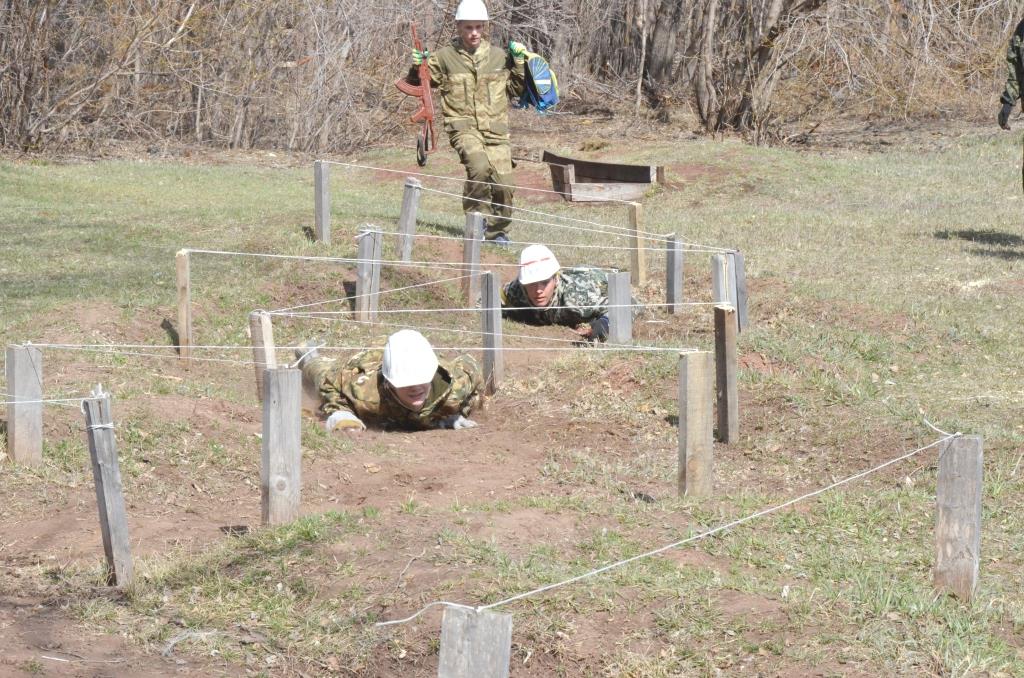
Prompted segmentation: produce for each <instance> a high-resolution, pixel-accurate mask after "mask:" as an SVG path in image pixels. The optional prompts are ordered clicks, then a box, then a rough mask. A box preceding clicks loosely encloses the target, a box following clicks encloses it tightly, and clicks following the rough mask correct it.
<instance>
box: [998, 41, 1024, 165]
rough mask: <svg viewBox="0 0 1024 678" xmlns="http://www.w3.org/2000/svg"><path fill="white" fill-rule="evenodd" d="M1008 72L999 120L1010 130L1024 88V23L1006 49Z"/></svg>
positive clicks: (1004, 127) (1001, 125)
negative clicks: (1014, 111)
mask: <svg viewBox="0 0 1024 678" xmlns="http://www.w3.org/2000/svg"><path fill="white" fill-rule="evenodd" d="M1006 70H1007V73H1006V87H1005V88H1003V95H1002V96H1001V97H999V101H1000V103H1001V104H1002V106H1001V107H1000V108H999V116H998V120H999V126H1000V127H1002V128H1003V129H1010V114H1011V113H1013V108H1014V106H1016V105H1017V101H1018V100H1019V99H1020V94H1021V88H1024V21H1021V22H1020V23H1019V24H1017V28H1016V30H1014V31H1013V36H1012V37H1011V38H1010V45H1009V47H1007V48H1006ZM1021 179H1022V182H1024V165H1022V166H1021ZM1022 185H1024V183H1022Z"/></svg>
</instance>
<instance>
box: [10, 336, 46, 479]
mask: <svg viewBox="0 0 1024 678" xmlns="http://www.w3.org/2000/svg"><path fill="white" fill-rule="evenodd" d="M6 358H7V363H6V368H7V391H8V395H10V396H11V397H10V398H8V399H7V455H8V456H9V457H10V458H11V461H13V462H15V463H16V464H22V465H24V466H39V465H41V464H42V463H43V403H41V402H39V401H40V400H42V399H43V352H42V351H40V350H39V349H38V348H36V347H35V346H8V347H7V355H6Z"/></svg>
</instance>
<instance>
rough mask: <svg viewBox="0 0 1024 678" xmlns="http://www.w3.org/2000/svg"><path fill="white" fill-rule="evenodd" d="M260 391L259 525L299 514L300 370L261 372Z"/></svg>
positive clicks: (276, 522)
mask: <svg viewBox="0 0 1024 678" xmlns="http://www.w3.org/2000/svg"><path fill="white" fill-rule="evenodd" d="M263 394H264V397H263V454H262V459H261V464H260V501H261V506H262V514H263V524H264V525H283V524H285V523H290V522H292V521H293V520H295V519H296V518H298V517H299V505H300V501H301V493H302V372H300V371H299V370H295V369H291V368H286V367H278V368H275V369H271V370H267V371H265V372H264V373H263Z"/></svg>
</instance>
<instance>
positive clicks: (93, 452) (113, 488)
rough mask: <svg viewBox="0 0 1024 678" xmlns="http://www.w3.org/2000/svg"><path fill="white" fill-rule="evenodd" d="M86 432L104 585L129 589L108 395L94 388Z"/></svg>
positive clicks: (129, 569) (122, 506)
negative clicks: (101, 549) (94, 494)
mask: <svg viewBox="0 0 1024 678" xmlns="http://www.w3.org/2000/svg"><path fill="white" fill-rule="evenodd" d="M82 409H83V410H84V411H85V429H86V435H87V437H88V439H89V458H90V459H91V460H92V477H93V481H94V483H95V485H96V507H97V508H98V509H99V516H100V532H101V534H102V536H103V552H104V554H105V555H106V559H107V583H108V584H110V585H115V586H120V587H124V586H129V585H130V584H131V583H132V579H133V577H134V566H133V565H132V551H131V539H130V537H129V534H128V514H127V511H126V510H125V503H124V493H123V491H122V486H121V468H120V464H119V463H118V460H117V442H116V440H115V437H114V424H113V419H112V418H111V416H110V395H109V394H108V393H104V392H103V387H102V386H97V387H96V389H95V390H94V391H93V392H92V394H91V397H90V398H88V399H86V400H84V401H83V403H82Z"/></svg>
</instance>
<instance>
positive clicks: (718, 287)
mask: <svg viewBox="0 0 1024 678" xmlns="http://www.w3.org/2000/svg"><path fill="white" fill-rule="evenodd" d="M730 263H732V260H731V258H730V257H729V256H728V255H726V254H712V255H711V297H712V300H713V301H714V302H715V303H716V304H728V305H729V306H732V307H733V308H735V307H736V289H735V287H734V285H733V281H734V280H735V278H734V276H733V274H732V270H731V268H732V267H731V266H730V265H729V264H730Z"/></svg>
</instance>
